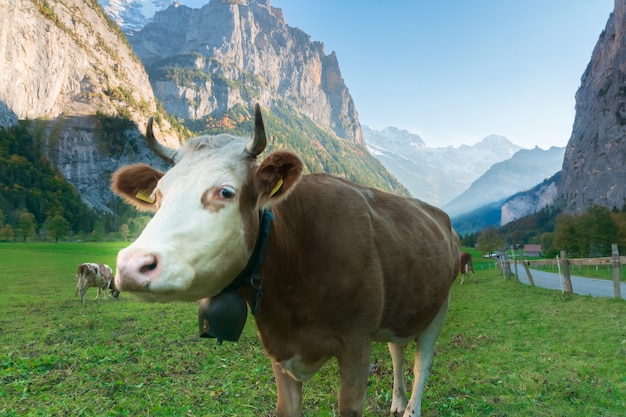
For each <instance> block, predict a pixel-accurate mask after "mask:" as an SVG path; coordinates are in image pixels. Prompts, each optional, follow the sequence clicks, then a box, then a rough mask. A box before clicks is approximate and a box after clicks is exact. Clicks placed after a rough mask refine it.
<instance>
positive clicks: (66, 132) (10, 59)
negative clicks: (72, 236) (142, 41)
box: [0, 0, 177, 210]
mask: <svg viewBox="0 0 626 417" xmlns="http://www.w3.org/2000/svg"><path fill="white" fill-rule="evenodd" d="M0 16H2V24H1V25H0V56H1V57H2V59H0V120H3V121H4V122H3V125H4V126H7V125H10V124H13V123H15V122H16V120H17V119H18V118H19V119H30V120H36V121H33V123H32V124H33V131H35V132H36V134H37V135H38V136H42V137H41V138H39V140H40V142H41V143H43V144H44V147H45V149H44V150H45V151H46V154H47V156H48V158H49V159H50V160H51V161H52V162H53V163H54V164H55V165H56V166H57V167H59V168H60V169H61V171H62V172H63V174H64V175H65V176H66V178H67V179H68V180H69V181H70V182H71V183H72V185H74V186H75V187H76V188H77V189H78V191H79V192H80V193H81V195H82V196H83V198H84V200H85V201H86V202H88V203H90V204H91V205H92V206H93V207H96V208H100V209H102V210H107V207H106V203H107V202H108V200H109V198H110V196H111V193H110V191H109V175H108V174H109V173H110V172H112V171H113V170H114V169H115V168H116V167H117V166H119V165H122V164H124V163H128V162H131V161H132V162H136V161H141V160H143V161H147V160H148V159H149V158H150V157H149V156H148V153H147V152H144V150H142V147H139V146H135V147H134V148H133V147H132V146H130V145H131V144H132V143H134V142H135V141H137V140H140V137H141V135H140V131H139V128H138V126H139V127H141V130H142V131H143V130H144V128H145V125H146V121H147V118H148V116H149V115H155V114H156V115H158V114H159V112H158V110H157V106H156V101H155V98H154V95H153V93H152V88H151V86H150V82H149V79H148V75H147V73H146V72H145V70H144V69H143V65H142V64H141V62H140V61H139V60H138V59H137V57H136V56H135V55H134V54H133V53H132V50H131V48H130V45H129V44H128V43H127V42H126V40H125V37H124V35H123V34H122V33H121V31H120V30H119V29H118V27H117V26H116V25H115V23H113V22H112V21H111V20H110V19H108V18H107V17H106V15H105V14H104V13H103V11H102V9H101V8H100V6H99V5H98V3H97V2H95V1H93V2H92V1H82V0H62V1H57V0H46V1H37V0H15V1H9V2H7V1H2V2H0ZM96 114H103V115H107V116H108V117H118V116H124V118H127V119H129V120H131V121H134V122H135V125H134V126H132V125H131V126H128V130H127V131H125V132H121V134H122V135H126V136H127V137H128V147H127V148H125V149H126V150H127V152H124V153H119V154H117V155H115V156H114V157H112V156H110V155H108V153H107V152H106V149H103V146H102V140H103V137H102V132H101V131H99V130H98V129H97V127H98V118H97V117H95V115H96ZM163 123H165V125H168V124H167V122H165V121H164V120H163ZM161 136H162V137H166V138H168V142H169V144H170V145H171V146H176V145H177V139H176V135H174V134H172V133H171V132H164V133H163V132H162V134H161Z"/></svg>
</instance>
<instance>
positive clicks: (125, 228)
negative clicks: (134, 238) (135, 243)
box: [120, 223, 129, 242]
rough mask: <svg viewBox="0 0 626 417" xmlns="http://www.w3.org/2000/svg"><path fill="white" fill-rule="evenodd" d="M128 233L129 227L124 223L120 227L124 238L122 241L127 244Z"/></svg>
mask: <svg viewBox="0 0 626 417" xmlns="http://www.w3.org/2000/svg"><path fill="white" fill-rule="evenodd" d="M128 233H129V230H128V225H127V224H126V223H124V224H123V225H121V226H120V236H122V240H124V242H126V239H128Z"/></svg>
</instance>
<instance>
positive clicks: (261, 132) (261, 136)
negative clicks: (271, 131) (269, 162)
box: [246, 103, 267, 157]
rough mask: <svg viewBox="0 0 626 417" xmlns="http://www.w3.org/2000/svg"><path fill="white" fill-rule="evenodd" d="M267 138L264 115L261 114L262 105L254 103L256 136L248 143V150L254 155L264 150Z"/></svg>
mask: <svg viewBox="0 0 626 417" xmlns="http://www.w3.org/2000/svg"><path fill="white" fill-rule="evenodd" d="M266 143H267V139H266V137H265V126H264V125H263V116H262V115H261V106H259V104H258V103H257V104H255V105H254V136H253V137H252V139H251V140H250V142H248V144H247V145H246V152H247V153H248V154H249V155H250V156H253V157H256V156H257V155H258V154H260V153H261V152H263V150H264V149H265V145H266Z"/></svg>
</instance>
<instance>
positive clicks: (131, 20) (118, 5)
mask: <svg viewBox="0 0 626 417" xmlns="http://www.w3.org/2000/svg"><path fill="white" fill-rule="evenodd" d="M98 3H100V6H102V9H104V11H105V12H106V14H107V15H109V17H110V18H111V19H113V20H114V21H115V23H117V24H118V25H119V26H120V28H121V29H122V31H123V32H124V33H126V34H127V35H132V34H133V33H135V32H137V31H138V30H140V29H141V28H143V27H144V26H145V25H146V24H147V23H150V22H151V21H152V18H153V17H154V14H155V13H156V12H158V11H161V10H164V9H167V8H168V7H169V6H170V5H172V4H173V3H176V2H175V1H173V0H98ZM207 3H208V0H207Z"/></svg>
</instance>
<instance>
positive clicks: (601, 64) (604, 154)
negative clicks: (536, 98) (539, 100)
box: [560, 0, 626, 213]
mask: <svg viewBox="0 0 626 417" xmlns="http://www.w3.org/2000/svg"><path fill="white" fill-rule="evenodd" d="M624 178H626V0H615V8H614V11H613V13H612V14H611V16H610V17H609V19H608V22H607V24H606V28H605V29H604V31H603V32H602V34H601V35H600V38H599V40H598V42H597V44H596V46H595V48H594V50H593V54H592V56H591V61H590V62H589V65H588V66H587V69H586V70H585V72H584V74H583V76H582V79H581V85H580V88H579V89H578V92H577V93H576V117H575V120H574V125H573V128H572V136H571V137H570V140H569V142H568V144H567V148H566V151H565V159H564V162H563V172H562V180H561V184H560V193H561V195H562V196H563V197H564V200H565V202H566V207H565V210H566V211H568V212H571V213H580V212H583V211H585V210H586V209H587V208H588V207H589V206H590V205H592V204H600V205H603V206H606V207H608V208H613V207H616V208H618V209H621V208H622V207H623V206H624V205H625V204H626V182H624Z"/></svg>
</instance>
